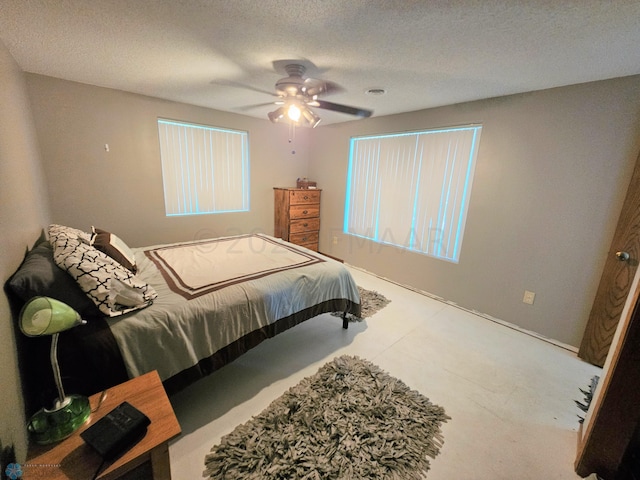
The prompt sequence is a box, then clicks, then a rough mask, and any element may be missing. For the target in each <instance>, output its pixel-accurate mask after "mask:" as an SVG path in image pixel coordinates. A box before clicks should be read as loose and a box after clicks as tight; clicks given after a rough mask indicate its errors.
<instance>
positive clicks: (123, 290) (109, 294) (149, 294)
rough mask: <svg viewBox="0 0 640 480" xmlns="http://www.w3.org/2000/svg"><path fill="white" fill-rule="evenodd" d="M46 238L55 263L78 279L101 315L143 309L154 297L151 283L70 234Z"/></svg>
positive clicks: (58, 234) (116, 314) (111, 315)
mask: <svg viewBox="0 0 640 480" xmlns="http://www.w3.org/2000/svg"><path fill="white" fill-rule="evenodd" d="M50 241H51V242H52V245H53V259H54V261H55V262H56V264H57V265H58V266H59V267H60V268H62V269H63V270H66V271H67V272H68V273H69V274H70V275H71V276H72V277H73V278H74V279H75V280H76V282H78V285H80V288H81V289H82V290H83V291H84V292H85V293H86V294H87V295H88V296H89V298H91V300H93V302H94V303H95V304H96V306H97V307H98V309H99V310H100V312H101V313H103V314H104V315H107V316H109V317H115V316H118V315H122V314H125V313H128V312H131V311H133V310H137V309H140V308H144V307H146V306H148V305H150V304H151V303H152V302H153V299H154V298H156V297H157V293H156V292H155V290H154V289H153V287H151V285H149V284H147V283H145V282H143V281H141V280H140V279H139V278H137V277H136V276H135V275H134V274H133V273H132V272H130V271H129V270H127V269H126V268H125V267H123V266H122V265H120V264H119V263H118V262H117V261H115V260H114V259H112V258H111V257H109V256H108V255H106V254H104V253H102V252H100V251H99V250H97V249H96V248H94V247H92V246H91V245H88V244H86V243H83V242H82V241H81V240H80V239H79V238H77V237H76V236H74V235H73V234H71V235H69V234H68V233H66V232H64V231H58V232H55V235H53V236H52V237H51V240H50Z"/></svg>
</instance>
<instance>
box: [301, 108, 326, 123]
mask: <svg viewBox="0 0 640 480" xmlns="http://www.w3.org/2000/svg"><path fill="white" fill-rule="evenodd" d="M302 116H303V118H304V120H305V122H306V123H307V124H308V125H309V126H310V127H311V128H316V127H317V126H318V124H319V123H320V122H321V121H322V119H321V118H320V117H319V116H318V115H316V114H315V113H314V112H313V110H311V109H310V108H305V109H303V110H302Z"/></svg>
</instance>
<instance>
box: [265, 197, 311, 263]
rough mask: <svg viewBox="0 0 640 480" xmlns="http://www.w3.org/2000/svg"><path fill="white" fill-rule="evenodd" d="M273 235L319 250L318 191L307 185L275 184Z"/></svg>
mask: <svg viewBox="0 0 640 480" xmlns="http://www.w3.org/2000/svg"><path fill="white" fill-rule="evenodd" d="M273 190H274V193H275V207H274V212H275V215H274V216H275V227H274V231H275V233H274V236H276V237H278V238H281V239H283V240H286V241H288V242H291V243H295V244H297V245H301V246H303V247H306V248H309V249H311V250H315V251H316V252H317V251H318V239H319V231H320V192H321V190H317V189H306V188H274V189H273Z"/></svg>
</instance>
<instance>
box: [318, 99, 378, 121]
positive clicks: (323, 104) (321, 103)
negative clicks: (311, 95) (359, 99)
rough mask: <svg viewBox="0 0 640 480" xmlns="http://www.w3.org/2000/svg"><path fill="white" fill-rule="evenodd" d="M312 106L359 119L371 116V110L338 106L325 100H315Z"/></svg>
mask: <svg viewBox="0 0 640 480" xmlns="http://www.w3.org/2000/svg"><path fill="white" fill-rule="evenodd" d="M312 106H316V107H318V108H323V109H325V110H332V111H334V112H340V113H346V114H348V115H355V116H356V117H361V118H367V117H370V116H371V115H373V110H366V109H364V108H356V107H350V106H348V105H340V104H338V103H332V102H327V101H325V100H316V101H315V102H314V104H312Z"/></svg>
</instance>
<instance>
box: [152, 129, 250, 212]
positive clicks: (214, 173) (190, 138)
mask: <svg viewBox="0 0 640 480" xmlns="http://www.w3.org/2000/svg"><path fill="white" fill-rule="evenodd" d="M158 134H159V138H160V158H161V161H162V181H163V186H164V199H165V212H166V215H167V216H171V215H197V214H206V213H222V212H238V211H248V210H249V147H248V134H247V132H242V131H236V130H228V129H221V128H215V127H209V126H206V125H196V124H190V123H183V122H177V121H173V120H165V119H158Z"/></svg>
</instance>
